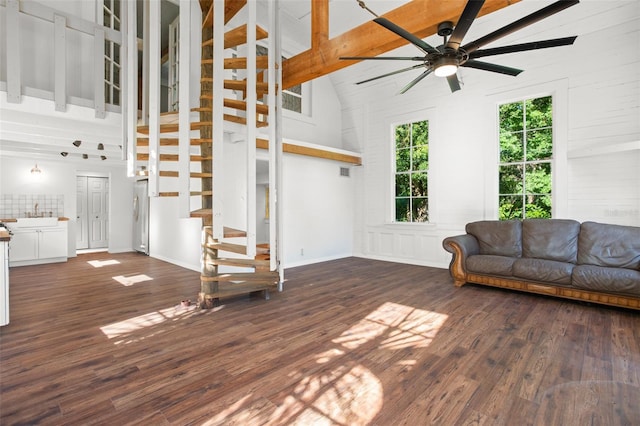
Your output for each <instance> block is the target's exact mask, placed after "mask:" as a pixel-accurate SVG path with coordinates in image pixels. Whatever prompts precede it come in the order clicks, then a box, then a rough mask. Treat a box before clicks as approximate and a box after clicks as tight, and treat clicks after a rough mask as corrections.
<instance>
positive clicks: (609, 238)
mask: <svg viewBox="0 0 640 426" xmlns="http://www.w3.org/2000/svg"><path fill="white" fill-rule="evenodd" d="M578 263H579V264H582V265H596V266H610V267H618V268H628V269H635V270H640V227H635V226H622V225H609V224H604V223H596V222H584V223H582V225H581V226H580V236H579V237H578Z"/></svg>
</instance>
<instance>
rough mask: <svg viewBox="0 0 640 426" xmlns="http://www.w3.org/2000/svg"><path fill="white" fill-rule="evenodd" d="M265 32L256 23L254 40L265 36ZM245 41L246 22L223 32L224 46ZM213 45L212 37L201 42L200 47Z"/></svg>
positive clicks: (234, 45)
mask: <svg viewBox="0 0 640 426" xmlns="http://www.w3.org/2000/svg"><path fill="white" fill-rule="evenodd" d="M268 35H269V33H267V32H266V31H265V30H264V29H263V28H261V27H260V26H259V25H256V40H262V39H265V38H267V36H268ZM246 43H247V24H244V25H240V26H239V27H236V28H233V29H231V30H229V31H227V32H225V33H224V48H225V49H228V48H230V47H236V46H240V45H243V44H246ZM207 46H213V39H212V38H210V39H208V40H205V41H203V42H202V47H207Z"/></svg>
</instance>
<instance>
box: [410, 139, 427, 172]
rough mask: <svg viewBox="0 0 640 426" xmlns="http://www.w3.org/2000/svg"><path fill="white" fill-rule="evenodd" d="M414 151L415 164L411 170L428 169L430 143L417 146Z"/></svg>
mask: <svg viewBox="0 0 640 426" xmlns="http://www.w3.org/2000/svg"><path fill="white" fill-rule="evenodd" d="M412 152H413V164H412V167H411V170H427V169H428V168H429V145H420V146H416V147H414V148H413V150H412Z"/></svg>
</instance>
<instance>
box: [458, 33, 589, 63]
mask: <svg viewBox="0 0 640 426" xmlns="http://www.w3.org/2000/svg"><path fill="white" fill-rule="evenodd" d="M576 38H578V36H573V37H564V38H554V39H552V40H542V41H532V42H530V43H522V44H512V45H510V46H502V47H495V48H493V49H480V50H476V51H475V52H473V53H472V54H470V55H469V57H470V58H472V59H475V58H482V57H483V56H493V55H504V54H505V53H515V52H524V51H527V50H536V49H546V48H549V47H558V46H568V45H570V44H573V42H574V41H575V40H576Z"/></svg>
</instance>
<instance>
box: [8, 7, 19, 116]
mask: <svg viewBox="0 0 640 426" xmlns="http://www.w3.org/2000/svg"><path fill="white" fill-rule="evenodd" d="M6 9H7V10H6V14H7V16H6V18H7V21H6V24H7V28H6V35H7V46H6V47H7V102H10V103H16V104H17V103H20V100H21V96H22V88H21V87H22V79H21V76H20V74H21V72H20V3H19V2H18V0H7V7H6Z"/></svg>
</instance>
